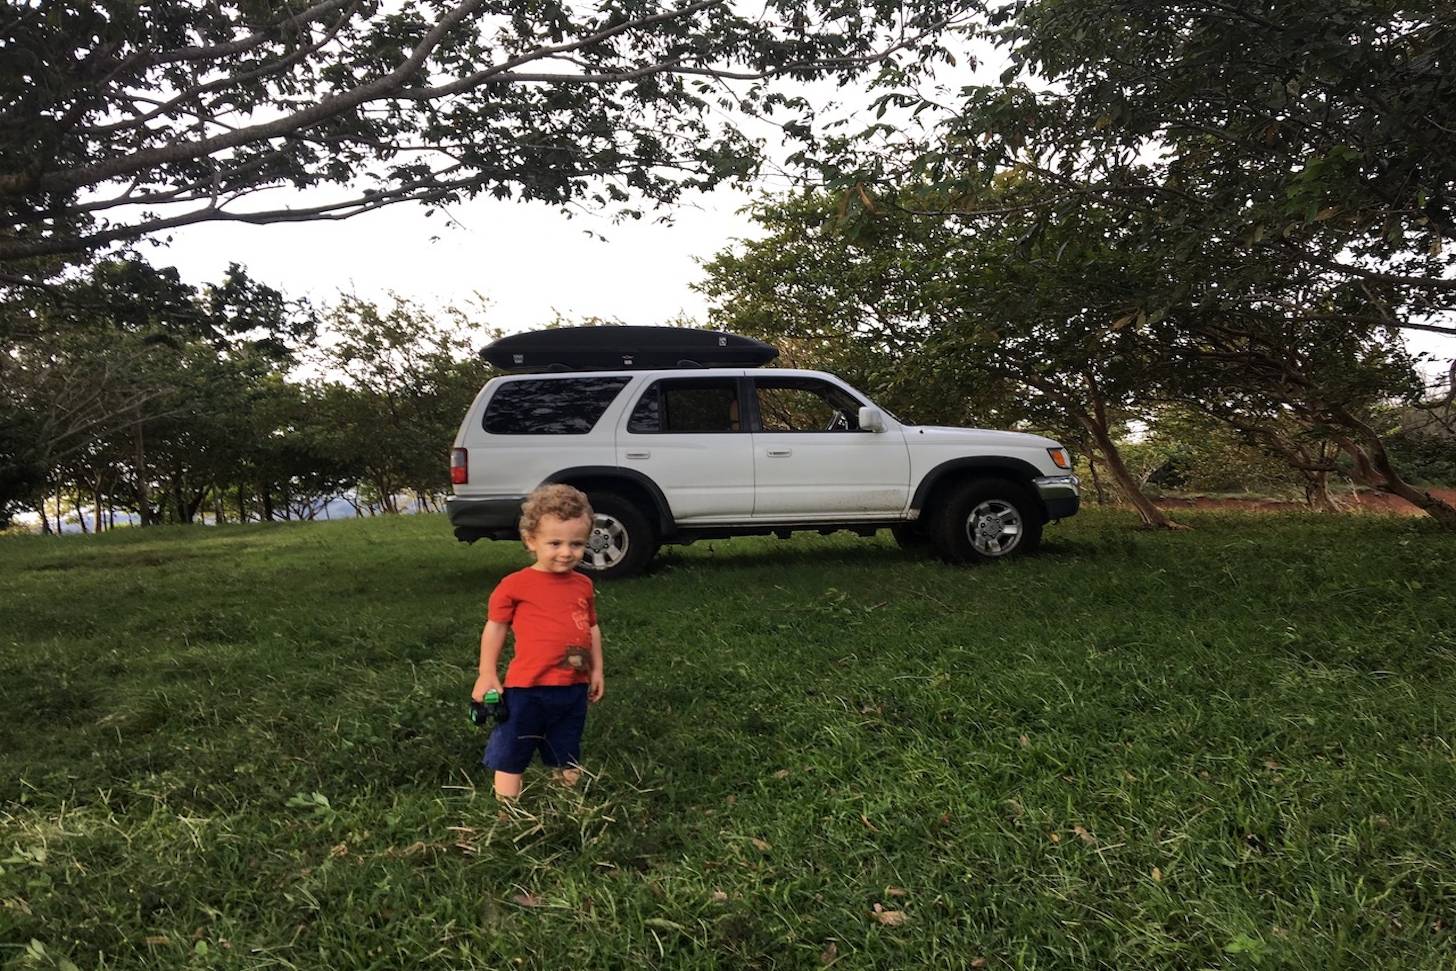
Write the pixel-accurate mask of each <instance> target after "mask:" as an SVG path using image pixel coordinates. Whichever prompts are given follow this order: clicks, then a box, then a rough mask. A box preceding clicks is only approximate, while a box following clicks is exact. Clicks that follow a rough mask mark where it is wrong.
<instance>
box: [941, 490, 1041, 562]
mask: <svg viewBox="0 0 1456 971" xmlns="http://www.w3.org/2000/svg"><path fill="white" fill-rule="evenodd" d="M1041 527H1042V521H1041V512H1040V510H1038V509H1037V508H1036V506H1035V505H1034V503H1033V500H1032V499H1031V497H1030V496H1029V495H1028V494H1027V492H1026V490H1025V489H1023V488H1021V487H1020V486H1018V485H1016V484H1015V483H1012V482H1007V481H1006V480H1004V479H972V480H970V481H969V482H962V483H960V484H958V485H956V486H954V487H953V488H952V490H951V492H950V494H949V495H947V496H946V498H945V501H944V502H941V503H939V504H938V505H937V507H936V509H935V511H934V514H933V515H932V516H931V524H930V539H931V542H932V543H933V544H934V545H935V551H936V552H937V553H939V554H940V558H941V559H943V560H945V561H946V562H947V563H984V562H988V561H990V560H1004V559H1007V558H1008V557H1012V556H1025V555H1026V554H1028V553H1033V552H1035V551H1036V548H1037V547H1038V546H1040V545H1041Z"/></svg>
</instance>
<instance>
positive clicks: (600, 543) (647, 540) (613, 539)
mask: <svg viewBox="0 0 1456 971" xmlns="http://www.w3.org/2000/svg"><path fill="white" fill-rule="evenodd" d="M588 498H589V499H590V500H591V505H592V512H594V513H596V522H595V523H593V525H592V531H591V536H590V537H589V538H588V539H587V549H586V556H584V557H583V558H582V561H581V565H580V566H578V567H577V569H578V570H580V571H581V572H582V573H585V574H587V575H588V576H590V577H592V578H593V579H597V580H620V579H623V578H625V577H631V576H636V575H637V574H639V573H641V572H642V571H643V570H645V569H647V564H648V563H649V562H650V561H651V560H652V557H653V556H655V555H656V554H657V547H658V542H657V536H656V531H655V530H653V528H652V523H651V521H650V520H649V519H648V518H647V516H646V515H645V514H644V513H643V512H642V510H641V509H640V508H638V506H636V505H635V504H634V503H632V502H631V501H629V500H627V499H623V498H622V497H621V496H619V495H616V494H615V493H610V492H602V493H597V494H596V495H592V496H588Z"/></svg>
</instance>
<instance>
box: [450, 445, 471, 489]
mask: <svg viewBox="0 0 1456 971" xmlns="http://www.w3.org/2000/svg"><path fill="white" fill-rule="evenodd" d="M469 481H470V453H469V452H467V451H466V450H465V449H463V448H452V449H450V484H451V485H464V484H465V483H467V482H469Z"/></svg>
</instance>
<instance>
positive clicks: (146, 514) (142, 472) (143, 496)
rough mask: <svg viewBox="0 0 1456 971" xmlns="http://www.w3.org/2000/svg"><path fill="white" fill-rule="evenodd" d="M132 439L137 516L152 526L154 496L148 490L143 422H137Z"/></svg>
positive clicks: (142, 522)
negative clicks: (134, 450) (134, 456)
mask: <svg viewBox="0 0 1456 971" xmlns="http://www.w3.org/2000/svg"><path fill="white" fill-rule="evenodd" d="M132 441H133V444H134V445H135V447H136V471H135V474H136V504H137V516H138V517H139V519H140V521H141V525H143V526H151V525H153V522H152V497H151V495H150V494H149V493H148V492H147V450H146V445H145V443H144V441H143V439H142V423H141V422H137V423H136V425H135V426H134V430H133V432H132Z"/></svg>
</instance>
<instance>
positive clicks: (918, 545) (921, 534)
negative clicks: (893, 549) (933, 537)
mask: <svg viewBox="0 0 1456 971" xmlns="http://www.w3.org/2000/svg"><path fill="white" fill-rule="evenodd" d="M890 535H891V536H894V537H895V543H896V545H898V546H899V547H900V549H902V550H904V551H905V552H906V553H922V552H924V551H925V547H926V546H927V545H929V543H930V537H928V536H926V535H925V528H924V525H923V520H916V521H915V522H911V523H896V524H895V525H893V526H891V527H890Z"/></svg>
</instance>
